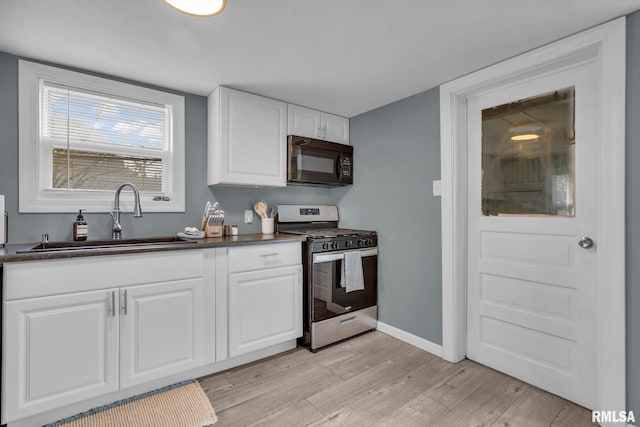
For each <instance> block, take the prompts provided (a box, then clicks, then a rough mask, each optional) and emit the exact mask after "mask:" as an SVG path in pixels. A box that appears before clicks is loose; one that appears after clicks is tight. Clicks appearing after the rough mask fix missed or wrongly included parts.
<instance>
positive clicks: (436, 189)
mask: <svg viewBox="0 0 640 427" xmlns="http://www.w3.org/2000/svg"><path fill="white" fill-rule="evenodd" d="M433 195H434V196H442V181H440V180H437V181H433Z"/></svg>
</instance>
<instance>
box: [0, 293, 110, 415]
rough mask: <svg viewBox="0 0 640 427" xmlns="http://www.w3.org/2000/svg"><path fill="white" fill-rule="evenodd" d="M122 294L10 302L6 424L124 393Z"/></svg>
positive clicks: (7, 310)
mask: <svg viewBox="0 0 640 427" xmlns="http://www.w3.org/2000/svg"><path fill="white" fill-rule="evenodd" d="M116 293H117V291H116V290H102V291H91V292H78V293H72V294H67V295H59V296H49V297H42V298H31V299H25V300H16V301H8V302H6V303H5V304H4V310H5V314H4V321H5V325H4V334H5V336H4V340H5V342H4V345H5V347H4V372H3V390H2V396H3V405H2V408H3V411H2V414H3V418H2V422H3V423H6V422H9V421H12V420H16V419H18V418H23V417H26V416H29V415H32V414H35V413H39V412H43V411H46V410H49V409H53V408H58V407H61V406H65V405H67V404H71V403H75V402H77V401H79V400H84V399H87V398H91V397H95V396H99V395H102V394H105V393H107V392H111V391H115V390H117V389H118V322H119V318H118V313H117V311H118V307H117V301H116V299H117V298H115V297H116Z"/></svg>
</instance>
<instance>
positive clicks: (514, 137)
mask: <svg viewBox="0 0 640 427" xmlns="http://www.w3.org/2000/svg"><path fill="white" fill-rule="evenodd" d="M542 131H543V129H542V126H541V125H540V124H539V123H534V122H529V123H520V124H518V125H514V126H511V128H510V129H509V135H510V136H509V139H510V140H511V141H534V140H536V139H540V136H541V134H542Z"/></svg>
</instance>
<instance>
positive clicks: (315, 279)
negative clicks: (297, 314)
mask: <svg viewBox="0 0 640 427" xmlns="http://www.w3.org/2000/svg"><path fill="white" fill-rule="evenodd" d="M362 272H363V274H364V290H359V291H352V292H347V291H346V288H345V287H343V283H342V281H341V277H342V260H335V261H329V262H316V263H314V264H313V270H312V272H311V277H312V291H311V292H312V295H313V321H314V322H317V321H319V320H324V319H328V318H331V317H334V316H338V315H340V314H343V313H347V312H349V311H353V310H359V309H361V308H365V307H371V306H373V305H375V304H376V298H377V276H378V256H377V255H372V256H366V257H362Z"/></svg>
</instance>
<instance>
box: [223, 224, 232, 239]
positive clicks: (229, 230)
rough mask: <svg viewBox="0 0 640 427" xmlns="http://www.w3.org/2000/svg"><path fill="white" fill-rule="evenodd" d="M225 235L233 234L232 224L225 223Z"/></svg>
mask: <svg viewBox="0 0 640 427" xmlns="http://www.w3.org/2000/svg"><path fill="white" fill-rule="evenodd" d="M224 235H225V236H231V226H230V225H225V226H224Z"/></svg>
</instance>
